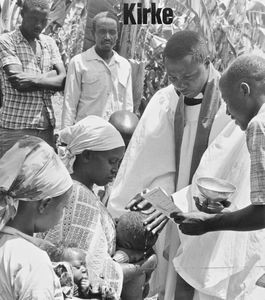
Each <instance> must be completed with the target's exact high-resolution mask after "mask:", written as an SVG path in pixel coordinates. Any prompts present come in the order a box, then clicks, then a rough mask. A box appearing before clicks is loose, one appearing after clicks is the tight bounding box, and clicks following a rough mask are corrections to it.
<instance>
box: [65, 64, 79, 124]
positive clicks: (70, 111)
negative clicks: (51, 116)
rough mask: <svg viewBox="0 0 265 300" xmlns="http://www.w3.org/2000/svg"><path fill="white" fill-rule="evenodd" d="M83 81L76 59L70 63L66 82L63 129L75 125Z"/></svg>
mask: <svg viewBox="0 0 265 300" xmlns="http://www.w3.org/2000/svg"><path fill="white" fill-rule="evenodd" d="M81 79H82V74H81V71H79V70H78V67H77V64H76V62H75V58H73V59H72V60H71V61H70V63H69V66H68V71H67V76H66V82H65V89H64V102H63V111H62V125H61V128H62V129H63V128H65V127H67V126H71V125H73V124H74V123H75V118H76V114H77V106H78V102H79V100H80V95H81V86H82V82H81Z"/></svg>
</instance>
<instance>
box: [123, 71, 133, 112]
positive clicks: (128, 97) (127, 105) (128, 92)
mask: <svg viewBox="0 0 265 300" xmlns="http://www.w3.org/2000/svg"><path fill="white" fill-rule="evenodd" d="M125 97H126V100H125V110H129V111H131V112H133V94H132V68H131V66H130V72H129V76H128V81H127V85H126V92H125Z"/></svg>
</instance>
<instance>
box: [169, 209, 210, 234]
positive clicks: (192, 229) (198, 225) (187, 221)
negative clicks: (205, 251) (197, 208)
mask: <svg viewBox="0 0 265 300" xmlns="http://www.w3.org/2000/svg"><path fill="white" fill-rule="evenodd" d="M214 216H215V215H209V214H207V213H204V212H191V213H175V212H174V213H172V214H171V215H170V217H171V218H172V219H174V221H175V223H178V224H180V225H179V229H180V230H181V231H182V233H184V234H188V235H201V234H204V233H206V232H208V231H209V230H208V228H207V220H209V219H211V218H213V217H214Z"/></svg>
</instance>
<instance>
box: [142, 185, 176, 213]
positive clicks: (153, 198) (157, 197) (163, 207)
mask: <svg viewBox="0 0 265 300" xmlns="http://www.w3.org/2000/svg"><path fill="white" fill-rule="evenodd" d="M142 197H143V198H144V199H145V200H146V201H148V202H149V203H151V204H152V205H153V207H154V208H156V209H157V210H158V211H160V212H161V213H163V214H164V215H166V216H167V217H170V214H171V213H173V212H182V211H181V209H179V208H178V207H177V206H176V205H175V204H174V202H173V199H172V197H171V196H168V194H167V193H166V192H165V191H164V190H163V189H162V188H160V187H156V188H153V189H152V190H150V191H149V192H147V193H146V194H143V195H142Z"/></svg>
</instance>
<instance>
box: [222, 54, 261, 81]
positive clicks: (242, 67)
mask: <svg viewBox="0 0 265 300" xmlns="http://www.w3.org/2000/svg"><path fill="white" fill-rule="evenodd" d="M223 77H225V82H227V83H230V84H231V82H238V81H240V80H242V79H243V80H246V79H249V80H251V79H252V80H255V81H261V80H265V56H264V55H257V54H253V53H249V54H243V55H241V56H239V57H237V58H236V59H235V60H234V61H233V62H232V63H231V64H230V65H229V66H228V68H227V69H226V70H225V72H224V76H222V80H221V81H223Z"/></svg>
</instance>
